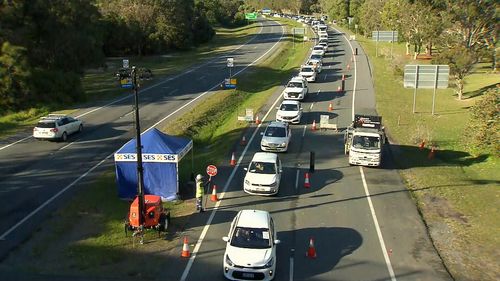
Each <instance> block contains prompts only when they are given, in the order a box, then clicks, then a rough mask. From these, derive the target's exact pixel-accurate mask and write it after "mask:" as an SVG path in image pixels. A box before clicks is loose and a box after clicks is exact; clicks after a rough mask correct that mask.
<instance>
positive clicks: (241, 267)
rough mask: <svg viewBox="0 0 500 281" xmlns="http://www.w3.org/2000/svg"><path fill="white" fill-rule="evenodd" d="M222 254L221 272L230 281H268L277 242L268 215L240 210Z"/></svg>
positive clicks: (274, 271) (274, 263)
mask: <svg viewBox="0 0 500 281" xmlns="http://www.w3.org/2000/svg"><path fill="white" fill-rule="evenodd" d="M222 240H224V241H225V242H226V251H225V252H224V258H223V259H224V261H223V268H222V270H223V272H224V276H225V277H226V278H227V279H229V280H264V281H270V280H272V279H274V276H275V275H276V245H277V244H279V243H280V240H278V239H277V236H276V230H275V228H274V221H273V218H272V217H271V215H270V214H269V212H267V211H261V210H241V211H239V212H238V214H236V217H235V218H234V219H233V221H232V223H231V228H230V229H229V233H228V235H227V236H224V237H222Z"/></svg>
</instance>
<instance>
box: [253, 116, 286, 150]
mask: <svg viewBox="0 0 500 281" xmlns="http://www.w3.org/2000/svg"><path fill="white" fill-rule="evenodd" d="M261 134H262V140H261V141H260V149H261V150H263V151H271V152H272V151H275V152H286V151H287V150H288V144H289V143H290V138H291V137H292V130H290V128H289V126H288V123H285V122H271V123H269V125H267V128H266V130H265V131H264V132H262V133H261Z"/></svg>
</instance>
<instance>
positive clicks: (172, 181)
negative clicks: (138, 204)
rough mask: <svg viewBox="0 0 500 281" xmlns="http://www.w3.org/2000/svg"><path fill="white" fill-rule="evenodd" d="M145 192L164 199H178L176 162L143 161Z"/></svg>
mask: <svg viewBox="0 0 500 281" xmlns="http://www.w3.org/2000/svg"><path fill="white" fill-rule="evenodd" d="M143 165H144V193H145V194H155V195H159V196H161V197H162V199H163V200H167V201H171V200H175V199H177V192H178V191H177V167H176V164H175V163H143Z"/></svg>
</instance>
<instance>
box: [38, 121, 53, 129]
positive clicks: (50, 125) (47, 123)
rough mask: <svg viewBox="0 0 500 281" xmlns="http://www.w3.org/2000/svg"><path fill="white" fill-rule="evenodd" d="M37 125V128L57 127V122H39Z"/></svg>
mask: <svg viewBox="0 0 500 281" xmlns="http://www.w3.org/2000/svg"><path fill="white" fill-rule="evenodd" d="M36 127H37V128H55V127H56V123H55V122H38V124H37V125H36Z"/></svg>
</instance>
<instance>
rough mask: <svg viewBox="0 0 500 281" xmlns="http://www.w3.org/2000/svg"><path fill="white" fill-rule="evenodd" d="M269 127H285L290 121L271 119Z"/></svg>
mask: <svg viewBox="0 0 500 281" xmlns="http://www.w3.org/2000/svg"><path fill="white" fill-rule="evenodd" d="M267 127H283V128H287V127H288V123H285V122H281V121H271V122H270V123H269V125H267Z"/></svg>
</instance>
